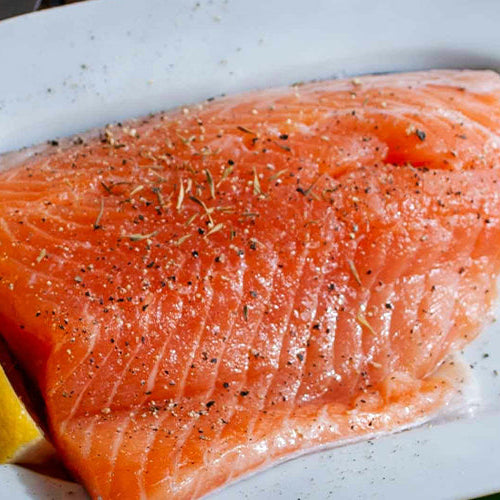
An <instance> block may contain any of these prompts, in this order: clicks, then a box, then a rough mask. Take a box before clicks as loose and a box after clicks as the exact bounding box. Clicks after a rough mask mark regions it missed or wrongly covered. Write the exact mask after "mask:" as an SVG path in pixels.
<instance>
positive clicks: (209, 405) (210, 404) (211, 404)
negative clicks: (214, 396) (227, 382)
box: [205, 401, 215, 408]
mask: <svg viewBox="0 0 500 500" xmlns="http://www.w3.org/2000/svg"><path fill="white" fill-rule="evenodd" d="M214 404H215V401H208V403H207V404H206V405H205V406H206V407H207V408H210V407H212V406H213V405H214Z"/></svg>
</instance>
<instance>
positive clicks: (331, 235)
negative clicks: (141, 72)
mask: <svg viewBox="0 0 500 500" xmlns="http://www.w3.org/2000/svg"><path fill="white" fill-rule="evenodd" d="M499 134H500V78H499V76H498V75H497V74H495V73H493V72H489V71H446V70H442V71H428V72H420V73H409V74H393V75H384V76H367V77H361V78H356V79H353V80H337V81H326V82H319V83H311V84H306V85H300V86H293V87H289V88H281V89H273V90H265V91H259V92H253V93H248V94H245V95H240V96H235V97H227V98H221V99H216V100H209V101H207V102H204V103H202V104H199V105H195V106H190V107H187V108H184V109H179V110H174V111H171V112H167V113H162V114H159V115H155V116H151V117H148V118H144V119H141V120H134V121H130V122H127V123H124V124H117V125H112V126H108V127H106V128H105V129H103V130H102V131H101V132H100V133H99V134H97V135H94V136H93V137H90V136H85V137H83V138H81V137H75V138H72V139H71V140H66V141H63V142H61V143H57V142H56V141H54V142H52V145H50V146H47V147H46V148H45V149H43V150H42V151H38V152H37V153H36V154H32V155H31V156H30V157H26V154H25V155H24V156H23V159H22V160H18V161H17V162H12V161H11V160H9V161H8V163H9V165H8V168H7V169H5V170H4V171H2V172H1V173H0V324H1V325H2V326H1V328H0V331H1V335H2V336H3V338H4V339H5V341H6V342H7V343H8V345H9V347H10V349H11V351H12V352H13V353H14V354H15V356H16V358H17V359H18V360H19V362H20V363H21V364H22V366H23V367H24V369H25V370H26V372H27V373H28V375H29V376H30V377H31V379H32V380H33V381H34V383H35V384H36V386H37V387H38V389H39V390H40V392H41V395H42V397H43V399H44V402H45V406H46V408H45V410H46V414H47V421H48V422H47V423H48V427H49V430H50V436H51V439H52V441H53V443H54V445H55V446H56V448H57V450H58V452H59V453H60V455H61V457H62V458H63V460H64V462H65V464H66V465H67V467H68V468H69V469H70V470H71V471H72V472H73V473H74V475H75V477H76V478H78V479H79V480H80V481H81V482H82V483H83V484H84V485H85V487H86V488H87V490H88V492H89V493H90V494H91V496H92V497H94V498H99V497H100V498H103V499H115V498H116V499H117V498H127V499H131V498H196V497H200V496H202V495H204V494H206V493H208V492H210V491H213V490H214V489H216V488H218V487H220V486H222V485H224V484H226V483H227V482H229V481H231V480H234V479H236V478H238V477H240V476H242V475H244V474H247V473H249V472H252V471H254V470H256V469H258V468H262V467H264V466H268V465H270V464H272V463H273V462H275V461H277V460H279V459H282V458H284V457H287V456H290V455H292V454H297V453H299V452H304V451H307V450H308V449H311V448H313V447H316V446H320V445H325V444H330V443H335V442H338V441H341V440H342V441H343V440H348V439H354V438H359V437H360V436H363V435H371V434H374V433H379V432H390V431H393V430H395V429H400V428H404V427H405V426H409V425H412V424H414V423H415V422H419V421H422V420H423V419H425V418H428V417H429V416H431V415H432V414H434V413H435V412H437V411H438V410H439V409H441V408H443V407H445V406H446V405H447V404H448V403H449V402H450V401H451V400H452V399H453V397H454V395H455V394H456V391H457V388H456V386H455V384H453V383H451V382H450V379H449V378H447V377H446V376H444V375H442V373H441V372H440V371H439V370H438V371H436V370H437V369H438V367H439V366H440V365H442V363H443V362H445V360H446V359H447V358H448V356H449V355H450V354H451V353H453V352H455V351H457V350H458V349H460V348H462V347H463V346H464V345H465V344H467V343H468V342H469V341H471V340H472V339H473V338H474V337H475V336H476V335H477V334H478V332H479V331H480V328H481V326H482V325H483V324H484V322H485V321H486V320H487V318H488V317H489V311H490V306H491V304H492V301H493V300H494V297H495V279H496V276H497V274H498V271H499V262H500V261H499V256H498V254H499V249H500V219H499V214H500V197H499V188H498V183H499V181H500V161H499V160H500V155H499V152H498V145H499ZM2 161H3V162H4V163H7V160H5V159H4V160H2V159H0V163H1V162H2Z"/></svg>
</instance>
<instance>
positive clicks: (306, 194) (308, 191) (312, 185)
mask: <svg viewBox="0 0 500 500" xmlns="http://www.w3.org/2000/svg"><path fill="white" fill-rule="evenodd" d="M321 177H323V174H320V175H318V177H316V179H315V180H314V181H313V182H312V184H311V185H310V186H309V187H308V188H307V189H306V190H304V189H302V188H301V187H298V188H297V192H299V193H300V194H303V195H304V196H309V194H311V191H312V190H313V189H314V186H316V184H317V183H318V181H319V180H320V179H321Z"/></svg>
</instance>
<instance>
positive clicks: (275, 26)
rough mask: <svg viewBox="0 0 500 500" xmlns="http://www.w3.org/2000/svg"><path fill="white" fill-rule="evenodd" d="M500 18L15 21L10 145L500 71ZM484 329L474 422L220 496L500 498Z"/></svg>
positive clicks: (7, 98) (489, 345)
mask: <svg viewBox="0 0 500 500" xmlns="http://www.w3.org/2000/svg"><path fill="white" fill-rule="evenodd" d="M499 24H500V2H497V1H495V0H490V1H488V0H475V1H459V2H457V1H456V0H420V1H416V0H413V1H411V2H409V1H398V0H383V1H380V0H377V1H375V0H355V1H348V0H343V1H340V0H339V1H332V0H330V1H328V0H325V1H320V0H307V1H299V0H266V2H257V1H248V0H243V1H236V0H209V1H200V2H196V0H192V1H185V2H179V1H175V0H151V1H144V0H143V1H137V0H120V1H118V0H107V1H103V0H97V1H89V2H83V3H81V4H76V5H72V6H70V7H64V8H59V9H52V10H49V11H45V12H40V13H36V14H31V15H28V16H24V17H20V18H15V19H11V20H8V21H4V22H2V23H0V68H1V69H0V151H8V150H11V149H15V148H19V147H22V146H28V145H31V144H33V143H36V142H39V141H43V140H47V139H51V138H54V137H56V136H62V135H68V134H71V133H75V132H79V131H83V130H85V129H88V128H90V127H93V126H96V125H103V124H105V123H106V122H108V121H113V120H119V119H124V118H128V117H132V116H135V115H141V114H145V113H149V112H152V111H157V110H160V109H165V108H169V107H171V106H174V105H179V104H182V103H187V102H195V101H198V100H201V99H203V98H206V97H209V96H211V95H217V94H221V93H228V92H235V91H239V90H244V89H252V88H256V87H261V88H262V87H267V86H270V85H278V84H289V83H292V82H295V81H300V80H311V79H315V78H328V77H332V76H338V75H343V74H354V73H366V72H373V71H394V70H409V69H424V68H430V67H474V68H477V67H480V68H483V67H490V68H500V29H499ZM499 312H500V310H499ZM487 330H488V331H486V332H485V333H484V335H483V336H482V337H481V338H480V339H479V340H478V341H476V342H475V343H474V344H473V345H472V346H470V348H468V349H467V357H468V359H469V360H470V362H471V363H473V364H474V366H475V370H474V371H475V373H476V375H477V378H478V380H479V383H480V386H481V390H482V392H483V401H484V404H483V405H482V406H481V408H479V409H478V412H477V414H476V416H475V417H474V418H462V419H459V420H456V421H452V422H449V421H448V422H446V423H441V424H439V425H435V426H424V427H420V428H418V429H414V430H412V431H408V432H404V433H400V434H396V435H392V436H388V437H384V438H380V439H377V440H375V441H370V442H364V443H358V444H355V445H351V446H346V447H343V448H338V449H334V450H330V451H323V452H319V453H314V454H311V455H308V456H305V457H302V458H299V459H295V460H293V461H290V462H288V463H285V464H282V465H280V466H277V467H275V468H272V469H270V470H268V471H266V472H263V473H259V474H258V475H256V476H253V477H251V478H249V479H247V480H244V481H241V482H239V483H237V484H234V485H232V486H230V487H228V488H226V489H224V490H222V491H220V492H219V493H217V494H216V495H214V496H213V498H214V499H217V500H222V499H224V500H228V499H233V498H266V499H273V498H280V497H281V498H287V499H289V498H300V499H324V498H335V499H344V498H349V499H351V498H380V499H399V498H405V499H417V498H436V499H443V498H446V499H447V498H450V499H451V498H466V497H471V496H477V495H480V494H486V493H489V492H492V491H499V490H500V474H498V471H499V470H500V376H495V375H494V371H493V370H495V369H497V370H499V371H500V327H499V326H495V325H492V326H491V327H489V328H488V329H487ZM484 354H489V357H487V358H484V357H483V355H484ZM68 492H72V496H71V498H73V499H75V500H77V499H81V498H85V496H84V493H83V490H82V489H81V488H80V487H79V486H76V485H72V484H67V483H62V482H57V481H54V480H49V479H47V478H44V477H42V476H38V475H36V474H33V473H30V472H28V471H25V470H24V469H20V468H17V467H13V466H4V467H1V468H0V498H9V499H21V498H23V499H24V498H33V499H48V498H67V496H66V495H67V494H68Z"/></svg>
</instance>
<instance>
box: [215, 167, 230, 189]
mask: <svg viewBox="0 0 500 500" xmlns="http://www.w3.org/2000/svg"><path fill="white" fill-rule="evenodd" d="M233 170H234V169H233V167H232V166H229V167H226V168H225V169H224V172H222V177H221V178H220V181H219V182H218V183H217V186H216V187H219V186H220V185H221V184H222V183H223V182H224V181H225V180H226V179H227V178H228V177H229V176H230V175H231V174H232V173H233Z"/></svg>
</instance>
